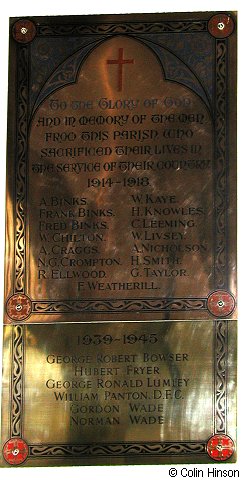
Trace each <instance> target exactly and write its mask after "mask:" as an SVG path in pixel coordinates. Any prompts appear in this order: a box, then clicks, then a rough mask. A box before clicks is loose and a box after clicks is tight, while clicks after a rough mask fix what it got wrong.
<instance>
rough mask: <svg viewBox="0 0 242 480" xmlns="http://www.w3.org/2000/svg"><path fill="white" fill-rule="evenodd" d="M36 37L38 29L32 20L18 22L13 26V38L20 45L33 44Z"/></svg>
mask: <svg viewBox="0 0 242 480" xmlns="http://www.w3.org/2000/svg"><path fill="white" fill-rule="evenodd" d="M35 35H36V27H35V24H34V23H33V22H31V21H30V20H25V19H23V20H18V21H17V22H16V23H15V24H14V26H13V38H14V39H15V40H16V42H19V43H29V42H32V40H33V39H34V37H35Z"/></svg>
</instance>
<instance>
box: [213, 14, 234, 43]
mask: <svg viewBox="0 0 242 480" xmlns="http://www.w3.org/2000/svg"><path fill="white" fill-rule="evenodd" d="M208 31H209V33H210V34H211V35H212V36H213V37H215V38H226V37H229V36H230V35H231V33H233V31H234V21H233V18H232V17H231V15H227V14H225V13H219V14H217V15H214V16H213V17H211V18H210V20H209V22H208Z"/></svg>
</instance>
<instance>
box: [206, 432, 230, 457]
mask: <svg viewBox="0 0 242 480" xmlns="http://www.w3.org/2000/svg"><path fill="white" fill-rule="evenodd" d="M234 450H235V447H234V442H233V440H232V439H231V438H230V437H228V435H213V437H211V438H210V439H209V440H208V443H207V453H208V455H209V456H210V457H211V458H212V459H213V460H217V461H219V462H221V461H225V460H228V459H229V458H230V457H232V455H233V453H234Z"/></svg>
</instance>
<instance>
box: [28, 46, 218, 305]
mask: <svg viewBox="0 0 242 480" xmlns="http://www.w3.org/2000/svg"><path fill="white" fill-rule="evenodd" d="M117 51H118V52H119V57H118V59H119V60H120V61H118V60H115V62H117V63H115V64H114V63H113V64H111V63H108V64H107V61H108V62H111V61H112V62H114V60H111V59H112V58H115V57H113V56H112V55H115V53H116V52H117ZM124 53H125V57H124ZM144 53H145V58H146V60H145V62H146V63H147V61H148V60H149V62H148V63H149V64H150V69H147V68H144V63H143V62H144ZM124 58H125V59H127V60H125V59H124ZM107 59H108V60H107ZM134 59H135V60H134ZM147 59H148V60H147ZM96 62H97V63H98V69H97V75H96V76H95V78H94V76H93V70H92V65H93V63H95V64H96ZM126 64H127V65H126ZM131 66H132V72H134V75H137V79H138V80H137V82H138V85H139V86H138V88H136V85H134V84H133V82H132V78H131V75H129V74H128V73H127V70H128V67H130V68H131ZM114 67H115V68H114ZM117 67H118V72H119V74H118V85H119V88H118V90H120V93H121V94H122V95H121V96H118V95H117V75H116V73H117ZM121 67H122V68H121ZM124 67H125V68H124ZM114 70H115V72H114ZM98 72H101V74H102V76H101V74H98ZM151 76H152V81H151ZM154 78H155V80H154ZM121 86H122V91H121ZM30 151H31V162H30V167H29V175H30V179H31V181H30V193H31V198H32V199H33V201H32V206H31V209H30V240H31V244H33V245H36V246H37V248H36V249H35V251H34V252H33V253H32V252H31V266H32V268H31V276H30V279H29V288H30V291H31V295H30V296H32V297H33V298H35V299H38V298H39V299H40V298H49V299H53V298H58V299H65V298H78V297H79V298H97V299H98V298H103V299H104V298H109V297H112V298H119V297H120V295H121V296H123V295H125V296H127V298H132V297H135V298H147V297H154V298H155V297H157V296H159V297H161V296H162V297H164V296H165V297H176V296H177V297H179V296H185V294H186V292H187V289H188V285H189V296H198V295H199V296H201V295H203V296H206V295H207V294H208V293H209V292H210V290H211V287H212V276H211V271H212V260H213V259H212V256H211V251H212V210H211V204H212V128H211V120H210V114H209V112H208V110H207V107H206V106H205V105H204V103H203V102H202V101H201V100H200V99H199V98H198V97H197V96H196V95H195V94H194V93H192V91H189V90H188V89H187V88H185V87H184V86H181V85H179V84H173V83H172V82H169V81H166V79H165V78H164V75H163V72H162V68H161V65H160V64H159V62H158V60H157V59H156V57H155V55H154V54H153V53H152V51H150V50H149V49H148V48H147V47H145V46H144V45H142V44H141V43H140V42H137V41H134V40H132V39H127V38H122V39H120V38H115V39H112V40H109V41H107V42H105V44H103V45H102V46H101V47H98V48H97V49H96V50H94V51H93V52H92V54H90V55H89V57H88V59H87V60H86V61H85V62H84V64H83V66H82V67H81V70H80V74H79V78H78V79H77V82H76V83H75V84H74V85H68V86H66V87H65V88H63V89H60V90H57V91H56V92H55V93H54V94H53V95H51V96H50V97H48V98H47V99H46V100H45V101H44V102H43V104H42V105H41V106H40V107H39V108H38V110H37V111H36V113H35V116H34V118H33V120H32V127H31V137H30ZM36 182H39V184H40V187H39V188H37V189H36V188H35V185H36ZM197 275H199V278H200V283H199V282H195V281H193V280H194V279H195V277H196V276H197Z"/></svg>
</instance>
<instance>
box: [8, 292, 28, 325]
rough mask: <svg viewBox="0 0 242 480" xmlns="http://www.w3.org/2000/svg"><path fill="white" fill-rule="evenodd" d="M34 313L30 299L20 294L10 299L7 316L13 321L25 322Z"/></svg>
mask: <svg viewBox="0 0 242 480" xmlns="http://www.w3.org/2000/svg"><path fill="white" fill-rule="evenodd" d="M31 312H32V303H31V300H30V299H29V297H27V296H26V295H24V294H22V293H19V294H15V295H13V296H12V297H10V298H9V299H8V301H7V314H8V316H9V318H11V320H13V321H23V320H26V318H28V317H29V315H30V314H31Z"/></svg>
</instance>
